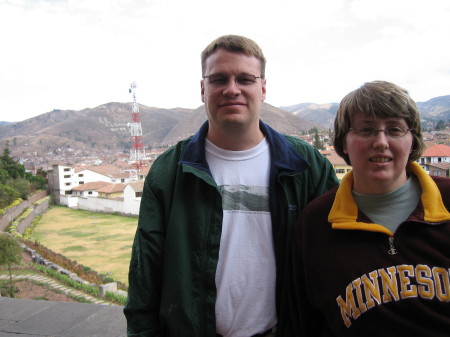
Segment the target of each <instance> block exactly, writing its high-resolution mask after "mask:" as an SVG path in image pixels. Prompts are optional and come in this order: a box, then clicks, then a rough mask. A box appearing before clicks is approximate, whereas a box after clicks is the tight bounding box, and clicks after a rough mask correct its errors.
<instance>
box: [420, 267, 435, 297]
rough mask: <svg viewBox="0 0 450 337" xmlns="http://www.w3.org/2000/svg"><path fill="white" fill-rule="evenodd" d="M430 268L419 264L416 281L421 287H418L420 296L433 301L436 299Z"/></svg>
mask: <svg viewBox="0 0 450 337" xmlns="http://www.w3.org/2000/svg"><path fill="white" fill-rule="evenodd" d="M431 276H432V274H431V269H430V267H428V266H426V265H423V264H418V265H417V266H416V279H417V283H418V284H419V286H418V287H417V289H418V293H419V296H420V297H422V298H426V299H429V300H431V299H432V298H433V297H434V284H433V280H432V279H431Z"/></svg>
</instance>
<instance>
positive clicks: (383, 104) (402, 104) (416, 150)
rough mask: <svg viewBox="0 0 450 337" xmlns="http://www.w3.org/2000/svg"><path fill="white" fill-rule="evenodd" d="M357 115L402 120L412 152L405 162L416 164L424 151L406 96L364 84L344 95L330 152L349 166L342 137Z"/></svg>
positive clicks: (385, 85)
mask: <svg viewBox="0 0 450 337" xmlns="http://www.w3.org/2000/svg"><path fill="white" fill-rule="evenodd" d="M357 113H362V114H363V115H364V116H367V117H375V118H377V117H378V118H403V119H404V120H405V121H406V124H407V125H408V128H409V129H411V133H412V135H413V148H412V152H411V153H410V154H409V158H408V160H409V161H415V160H418V159H419V158H420V157H421V155H422V153H423V151H424V149H425V143H424V141H423V138H422V127H421V125H420V116H419V110H418V109H417V105H416V103H415V102H414V101H413V100H412V98H411V97H410V96H409V94H408V92H407V91H406V90H405V89H403V88H401V87H399V86H398V85H395V84H393V83H390V82H386V81H373V82H367V83H365V84H364V85H363V86H361V87H360V88H359V89H356V90H354V91H352V92H350V93H349V94H347V95H346V96H345V97H344V98H343V99H342V101H341V103H340V104H339V108H338V110H337V112H336V119H335V120H334V149H335V150H336V153H337V154H338V155H339V156H341V157H342V158H344V160H345V162H346V163H347V164H348V165H351V163H350V158H349V156H348V155H347V154H346V153H344V144H345V136H346V135H347V133H348V131H349V129H350V128H351V127H352V120H353V118H354V116H355V115H356V114H357Z"/></svg>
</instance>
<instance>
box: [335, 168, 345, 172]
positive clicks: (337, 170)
mask: <svg viewBox="0 0 450 337" xmlns="http://www.w3.org/2000/svg"><path fill="white" fill-rule="evenodd" d="M336 173H345V170H344V169H336Z"/></svg>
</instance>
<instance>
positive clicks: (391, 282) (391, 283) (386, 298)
mask: <svg viewBox="0 0 450 337" xmlns="http://www.w3.org/2000/svg"><path fill="white" fill-rule="evenodd" d="M387 271H388V273H389V275H390V276H389V275H388V274H387V273H386V271H385V270H384V269H378V274H379V275H380V277H381V286H382V288H383V303H388V302H390V301H392V296H393V297H394V300H396V301H398V300H399V299H400V296H399V294H398V286H397V276H396V274H397V273H396V269H395V267H389V268H387ZM391 295H392V296H391Z"/></svg>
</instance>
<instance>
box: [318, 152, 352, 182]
mask: <svg viewBox="0 0 450 337" xmlns="http://www.w3.org/2000/svg"><path fill="white" fill-rule="evenodd" d="M320 153H322V154H323V155H324V156H325V158H327V159H328V160H329V161H330V163H331V165H333V168H334V171H335V172H336V176H337V177H338V179H339V180H342V178H343V177H344V175H345V174H346V173H347V172H349V171H351V169H352V167H351V166H350V165H348V164H347V163H346V162H345V160H344V158H342V157H340V156H339V155H338V154H337V153H336V152H335V151H334V150H333V151H321V152H320Z"/></svg>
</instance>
